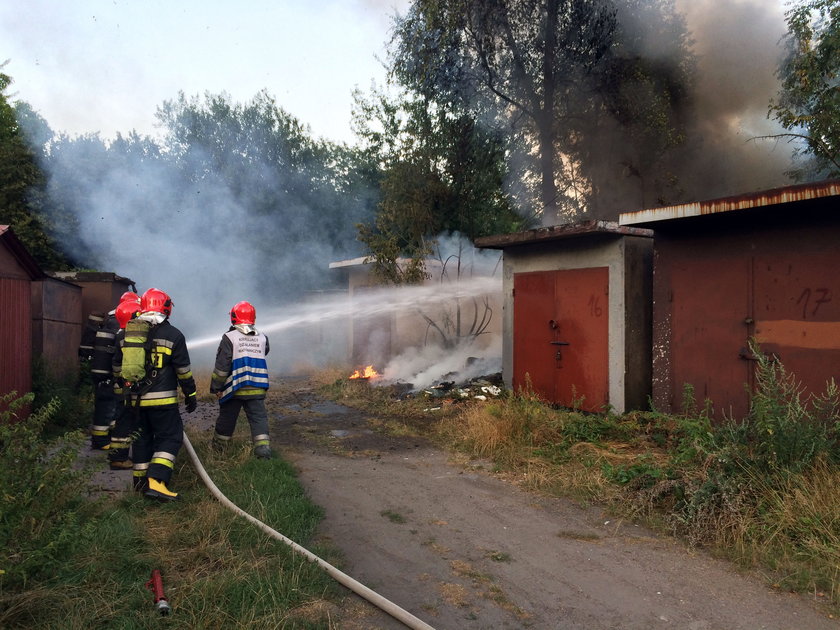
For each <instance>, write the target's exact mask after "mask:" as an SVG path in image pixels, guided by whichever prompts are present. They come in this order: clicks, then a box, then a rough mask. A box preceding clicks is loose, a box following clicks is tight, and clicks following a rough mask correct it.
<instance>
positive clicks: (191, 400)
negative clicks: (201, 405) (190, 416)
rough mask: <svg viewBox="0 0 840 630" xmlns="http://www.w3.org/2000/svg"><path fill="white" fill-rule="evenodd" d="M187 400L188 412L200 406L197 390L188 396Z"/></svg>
mask: <svg viewBox="0 0 840 630" xmlns="http://www.w3.org/2000/svg"><path fill="white" fill-rule="evenodd" d="M185 402H186V404H187V413H192V412H193V411H195V408H196V407H198V400H197V399H196V395H195V392H193V393H192V394H190V395H189V396H187V398H186V400H185Z"/></svg>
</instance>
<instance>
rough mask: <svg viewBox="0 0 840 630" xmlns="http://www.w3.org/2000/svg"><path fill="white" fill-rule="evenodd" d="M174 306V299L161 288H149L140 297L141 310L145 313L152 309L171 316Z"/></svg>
mask: <svg viewBox="0 0 840 630" xmlns="http://www.w3.org/2000/svg"><path fill="white" fill-rule="evenodd" d="M172 306H173V304H172V299H171V298H170V297H169V296H168V295H167V294H166V293H164V292H163V291H161V290H160V289H149V290H148V291H146V292H145V293H144V294H143V296H142V297H141V298H140V310H141V311H142V312H144V313H148V312H149V311H152V312H154V313H163V314H164V315H166V316H167V317H169V316H170V315H171V314H172Z"/></svg>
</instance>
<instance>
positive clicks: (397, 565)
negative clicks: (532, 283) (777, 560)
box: [271, 381, 840, 630]
mask: <svg viewBox="0 0 840 630" xmlns="http://www.w3.org/2000/svg"><path fill="white" fill-rule="evenodd" d="M283 389H284V392H283V393H282V394H281V395H280V396H279V397H277V395H275V397H274V401H273V402H272V405H271V415H272V418H273V419H272V442H273V444H274V445H275V446H280V447H281V449H282V451H283V453H284V456H285V457H287V458H288V459H289V460H290V461H292V462H294V464H295V465H296V466H297V468H298V469H299V471H300V480H301V482H302V483H303V485H304V487H305V488H306V489H307V491H308V492H309V494H310V496H311V497H312V499H313V500H314V501H315V502H316V503H318V504H319V505H321V506H323V508H324V509H325V511H326V519H325V520H324V522H323V524H322V527H321V529H320V535H321V536H322V537H323V538H325V539H328V540H329V541H330V542H331V544H333V545H334V546H336V547H337V548H339V549H341V550H342V551H343V553H344V556H345V563H344V564H343V566H342V567H341V568H342V570H344V571H345V572H346V573H348V574H349V575H351V576H352V577H353V578H355V579H356V580H358V581H360V582H362V583H363V584H365V585H366V586H368V587H370V588H372V589H374V590H376V591H377V592H378V593H380V594H381V595H383V596H384V597H386V598H388V599H390V600H391V601H393V602H394V603H396V604H397V605H399V606H400V607H402V608H404V609H405V610H408V611H409V612H411V613H412V614H413V615H415V616H417V617H419V618H420V619H422V620H423V621H425V622H426V623H428V624H429V625H431V626H433V627H435V628H438V629H439V630H443V629H447V630H455V629H462V628H463V629H471V628H481V629H485V628H486V629H501V628H533V629H569V630H573V629H578V628H579V629H586V630H598V629H606V628H615V629H619V628H620V629H623V630H630V629H640V630H641V629H645V630H647V629H650V628H681V629H691V630H717V629H720V630H736V629H744V630H747V629H750V630H753V629H759V628H766V629H777V630H793V629H808V630H822V629H826V630H828V629H835V630H836V629H837V628H840V622H838V621H837V620H836V619H831V618H829V617H828V614H827V613H826V612H825V611H821V610H820V609H819V607H818V603H817V602H815V601H813V598H807V597H801V596H796V595H792V594H789V593H779V592H775V591H773V590H772V588H770V587H768V586H767V585H766V584H765V583H764V582H763V581H761V580H759V579H757V578H755V577H749V576H744V575H741V574H739V573H738V572H737V571H736V570H735V569H734V568H733V567H732V566H731V565H729V564H728V563H725V562H721V561H717V560H714V559H712V558H710V557H708V556H707V555H705V554H703V553H699V552H690V551H688V550H686V549H685V548H684V547H683V546H682V545H680V544H678V543H676V542H674V541H672V540H670V539H668V538H665V537H661V536H658V535H656V534H654V533H651V532H650V531H647V530H645V529H643V528H641V527H637V526H634V525H632V524H628V523H623V522H616V521H614V520H611V519H610V518H609V517H607V516H605V515H604V514H603V513H602V512H601V511H600V510H599V509H595V508H592V509H584V508H581V507H579V506H577V505H575V504H573V503H571V502H569V501H565V500H558V499H547V498H544V497H538V496H535V495H532V494H529V493H527V492H524V491H522V490H520V489H518V488H517V487H515V486H514V485H512V484H510V483H508V482H505V481H502V480H500V479H497V478H495V477H494V476H493V475H492V474H490V472H489V467H488V466H486V465H482V464H481V463H474V464H473V465H472V466H466V467H465V466H463V465H456V464H454V463H451V462H450V460H449V457H448V456H447V455H446V454H445V453H442V452H440V451H438V450H436V449H435V448H433V447H432V446H431V445H429V444H427V443H424V442H423V441H422V440H419V439H417V438H415V437H393V436H386V435H383V434H382V433H380V432H377V431H375V430H374V429H373V428H372V426H371V425H370V424H369V422H368V418H367V417H366V416H365V415H364V414H361V413H359V412H357V411H355V410H351V409H349V408H346V407H343V406H340V405H336V404H334V403H331V402H327V401H324V400H320V399H319V398H318V397H317V396H316V395H315V394H314V391H313V390H312V388H311V387H309V386H308V385H307V384H306V382H303V381H301V382H297V383H293V384H292V386H288V384H287V387H285V388H283ZM275 391H276V390H275ZM351 608H352V617H353V619H344V620H342V623H341V627H342V628H385V629H389V628H402V627H404V626H403V625H402V624H401V623H399V622H397V621H395V620H394V619H392V618H391V617H389V616H387V615H385V614H384V613H381V611H378V610H377V609H375V608H373V607H372V606H370V605H368V604H366V603H362V602H361V601H359V602H357V603H356V604H354V605H353V606H351Z"/></svg>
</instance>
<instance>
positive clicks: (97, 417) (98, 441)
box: [79, 291, 139, 451]
mask: <svg viewBox="0 0 840 630" xmlns="http://www.w3.org/2000/svg"><path fill="white" fill-rule="evenodd" d="M129 294H130V295H133V296H134V297H135V298H136V299H137V300H138V301H139V298H138V297H137V294H136V293H132V292H131V291H126V292H125V293H123V295H122V296H121V297H120V303H122V301H123V298H125V296H126V295H129ZM117 309H119V305H118V306H117V308H116V309H114V310H111V311H109V312H108V313H91V314H90V315H89V316H88V322H87V325H86V326H85V330H84V331H83V332H82V340H81V343H80V344H79V357H80V358H81V359H83V360H85V361H87V362H89V365H90V375H91V380H92V381H93V386H94V392H93V393H94V397H93V422H92V424H91V427H90V446H91V448H93V449H97V450H103V451H104V450H108V449H109V448H110V443H111V438H110V435H109V433H110V431H111V428H112V426H113V424H114V423H115V422H116V419H117V417H118V416H119V398H118V397H117V396H116V395H115V394H114V387H113V382H112V365H111V364H112V362H113V358H114V349H115V347H116V343H115V342H116V336H117V332H118V331H119V329H120V327H119V323H118V321H117V315H116V311H117Z"/></svg>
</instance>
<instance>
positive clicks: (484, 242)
mask: <svg viewBox="0 0 840 630" xmlns="http://www.w3.org/2000/svg"><path fill="white" fill-rule="evenodd" d="M592 235H613V236H642V237H645V238H651V237H652V236H653V232H652V231H651V230H646V229H643V228H632V227H623V226H621V225H619V224H618V223H616V222H615V221H595V220H593V221H580V222H578V223H564V224H562V225H551V226H548V227H541V228H536V229H533V230H527V231H525V232H517V233H515V234H499V235H496V236H484V237H481V238H477V239H475V245H476V247H483V248H486V249H505V248H506V247H513V246H516V245H526V244H530V243H540V242H543V241H556V240H561V239H567V238H581V237H586V236H592Z"/></svg>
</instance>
